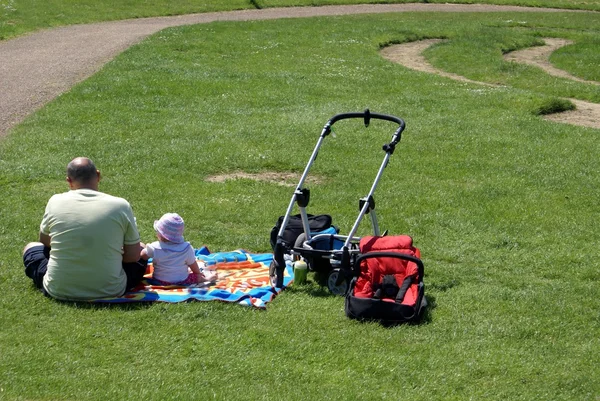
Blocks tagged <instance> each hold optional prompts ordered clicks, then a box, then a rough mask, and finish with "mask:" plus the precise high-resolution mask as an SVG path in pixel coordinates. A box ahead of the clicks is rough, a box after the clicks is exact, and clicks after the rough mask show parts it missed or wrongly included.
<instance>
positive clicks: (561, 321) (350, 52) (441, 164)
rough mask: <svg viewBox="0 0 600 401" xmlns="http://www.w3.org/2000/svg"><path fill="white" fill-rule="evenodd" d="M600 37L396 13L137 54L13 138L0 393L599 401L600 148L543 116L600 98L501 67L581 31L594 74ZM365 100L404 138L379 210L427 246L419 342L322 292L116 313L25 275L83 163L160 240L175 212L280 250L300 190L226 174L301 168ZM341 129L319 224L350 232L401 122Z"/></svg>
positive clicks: (149, 43) (322, 172)
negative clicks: (441, 73)
mask: <svg viewBox="0 0 600 401" xmlns="http://www.w3.org/2000/svg"><path fill="white" fill-rule="evenodd" d="M514 21H519V23H518V24H516V23H514ZM599 29H600V20H599V19H598V18H597V17H596V16H595V15H591V14H590V15H588V14H579V13H578V14H571V13H565V14H564V15H563V14H561V15H560V16H557V14H537V13H536V14H525V13H522V14H520V13H506V14H504V13H503V14H461V15H460V16H458V15H452V14H439V15H438V14H431V13H422V14H421V13H411V14H397V15H394V14H391V15H387V14H386V15H379V16H368V15H364V16H347V17H332V18H314V19H293V20H285V21H255V22H243V23H242V22H237V23H225V22H220V23H211V24H205V25H197V26H186V27H179V28H172V29H168V30H165V31H162V32H160V33H158V34H156V35H154V36H152V37H151V38H149V39H148V40H146V41H144V42H142V43H140V44H139V45H136V46H134V47H133V48H131V49H129V50H128V51H126V52H125V53H123V54H122V55H121V56H119V57H117V59H115V60H114V61H112V62H110V63H109V64H108V65H107V66H106V67H105V68H104V69H103V70H102V71H101V72H99V73H98V74H96V75H95V76H93V77H92V78H90V79H88V80H86V81H85V82H83V83H81V84H79V85H77V86H76V87H75V88H73V90H72V91H70V92H68V93H66V94H64V95H62V96H61V97H59V98H58V99H56V100H55V101H53V102H52V103H50V104H49V105H47V106H46V107H44V108H43V109H42V110H40V111H39V112H37V113H36V114H34V115H33V116H31V117H30V118H29V119H27V120H26V121H25V122H24V123H22V124H21V125H19V126H18V127H16V128H15V129H13V131H12V132H11V134H10V135H9V136H8V137H7V138H4V139H3V140H2V141H1V142H0V186H1V187H2V194H3V196H2V197H1V198H0V210H2V212H1V213H2V214H1V216H2V224H0V244H1V245H2V251H1V254H2V258H0V286H1V288H2V296H1V297H0V310H1V311H2V312H0V327H2V330H0V350H1V352H0V399H6V400H42V399H43V400H50V399H52V400H68V399H77V400H107V399H132V398H139V399H146V400H186V399H209V398H211V399H218V400H224V399H235V400H280V399H286V400H307V399H333V400H356V399H368V400H398V399H411V400H433V399H435V400H442V399H443V400H448V399H451V400H464V399H480V400H595V399H597V398H598V397H599V396H600V381H599V380H598V378H599V377H600V367H599V365H598V360H600V351H599V350H600V341H599V338H600V330H599V329H600V319H599V314H598V311H599V310H600V291H599V286H598V282H599V280H600V263H599V262H598V261H599V260H600V251H599V249H598V238H599V237H600V228H599V226H598V224H596V219H597V217H598V212H599V207H598V205H599V204H600V199H599V195H598V189H597V188H598V187H599V184H600V182H599V181H600V175H599V174H598V172H599V171H600V161H599V160H598V157H597V155H598V153H599V151H600V149H599V144H598V143H599V142H598V134H599V132H598V130H594V129H588V128H581V127H575V126H570V125H566V124H559V123H551V122H547V121H545V120H543V119H542V118H541V117H539V116H538V115H537V114H538V113H539V110H540V109H543V108H544V107H546V106H547V105H549V104H554V103H555V102H556V99H557V97H559V96H560V97H562V96H569V97H575V98H580V99H584V100H592V101H598V97H599V96H600V94H599V92H598V87H597V86H592V85H585V84H579V83H577V84H574V83H571V82H569V81H567V80H564V79H556V78H550V77H548V76H546V75H545V74H543V73H541V72H540V71H539V70H536V69H533V68H531V67H524V66H515V65H512V64H509V63H505V62H504V61H502V57H501V55H502V52H503V51H507V50H510V49H513V48H520V47H524V46H529V45H531V44H534V43H536V42H537V41H539V38H540V37H546V36H547V35H550V36H556V37H565V38H568V39H572V40H576V41H578V43H580V44H581V45H579V46H578V47H577V48H576V51H577V52H580V53H581V54H582V55H583V57H584V59H585V60H592V62H591V63H587V64H585V63H583V64H582V65H578V66H577V67H575V66H572V67H569V64H568V63H566V62H565V65H566V66H567V67H568V68H569V69H570V70H571V71H572V72H574V73H577V74H578V75H581V76H589V77H592V79H593V77H594V76H595V77H597V75H594V74H595V67H594V61H593V60H596V58H595V57H596V56H595V54H596V53H598V42H597V39H596V38H597V37H598V32H599ZM420 38H447V39H449V40H448V42H446V43H445V44H442V45H438V46H436V47H434V48H432V49H430V50H429V51H428V53H427V57H429V58H430V60H431V61H432V62H433V63H434V64H435V65H436V66H440V67H442V68H444V69H446V70H448V71H451V72H457V73H460V74H462V75H465V76H467V77H469V78H472V79H477V80H480V81H486V82H493V83H498V84H503V85H504V86H500V87H494V88H490V87H483V86H480V85H476V84H468V83H459V82H455V81H452V80H450V79H447V78H442V77H436V76H433V75H430V74H426V73H420V72H414V71H410V70H407V69H406V68H403V67H401V66H399V65H395V64H393V63H391V62H388V61H386V60H384V59H383V58H382V57H380V55H379V54H378V50H379V48H380V47H381V46H382V45H383V44H386V43H401V42H404V41H408V40H416V39H420ZM367 107H368V108H370V109H371V110H372V111H374V112H380V113H388V114H394V115H397V116H399V117H402V118H404V119H405V120H406V123H407V129H406V131H405V133H404V136H403V139H402V141H401V143H400V145H399V147H398V148H397V150H396V153H395V154H394V155H393V157H392V159H391V162H390V164H389V166H388V167H387V169H386V171H385V173H384V176H383V179H382V181H381V183H380V187H379V189H378V191H377V192H376V194H375V199H376V201H377V212H378V217H379V218H380V225H381V228H382V230H386V229H387V230H389V231H390V233H392V234H410V235H412V236H413V238H414V241H415V245H416V246H417V247H419V248H420V249H421V251H422V255H423V261H424V263H425V271H426V277H425V285H426V295H427V297H428V299H429V301H430V304H431V307H430V309H429V310H428V312H427V315H426V317H425V320H424V322H423V323H422V324H420V325H413V326H400V327H395V328H384V327H382V326H380V325H378V324H361V323H357V322H354V321H350V320H348V319H347V318H346V317H345V315H344V313H343V299H342V298H339V297H334V296H331V295H329V294H328V293H327V291H326V290H324V289H323V288H321V287H319V286H318V285H317V284H315V283H314V282H313V281H311V282H310V283H309V284H308V285H305V286H297V287H291V288H289V289H286V290H285V291H284V292H283V293H282V294H281V295H280V296H278V297H277V298H276V299H275V300H274V301H273V302H272V303H271V304H269V305H268V307H267V310H266V311H258V310H252V309H248V308H242V307H240V306H236V305H227V304H220V303H199V302H195V303H186V304H174V305H170V304H169V305H168V304H151V305H133V306H124V307H119V306H117V307H101V306H94V305H87V304H80V303H78V304H67V303H59V302H55V301H53V300H50V299H46V298H44V297H42V296H41V295H40V294H39V293H37V292H36V291H34V289H33V288H32V287H31V284H30V282H29V281H28V279H26V278H25V276H24V275H23V273H22V268H21V249H22V245H24V244H25V243H26V242H28V241H30V240H34V239H35V238H36V236H37V231H38V226H39V222H40V220H41V217H42V213H43V209H44V206H45V204H46V202H47V200H48V198H49V197H50V196H51V195H52V194H54V193H56V192H60V191H64V190H66V183H65V182H64V175H65V172H64V168H65V165H66V163H67V162H68V161H69V160H70V159H71V158H73V157H75V156H79V155H86V156H89V157H91V158H92V159H93V160H94V161H95V162H96V163H97V165H98V167H99V168H100V169H101V170H102V172H103V175H104V180H103V181H102V183H101V190H103V191H105V192H108V193H111V194H113V195H117V196H122V197H126V198H127V199H129V200H130V202H131V204H132V206H133V208H134V212H135V213H136V216H137V222H138V226H139V227H140V231H141V234H142V237H143V239H144V240H146V241H148V240H150V239H152V238H153V230H152V222H153V220H155V219H157V218H158V217H160V216H161V215H162V214H163V213H165V212H169V211H173V212H178V213H180V214H181V215H182V216H183V217H184V219H185V220H186V222H187V223H188V224H187V231H186V237H187V239H188V240H190V241H191V242H192V244H194V245H195V246H197V247H200V246H201V245H207V246H208V247H209V248H210V249H211V250H213V251H228V250H233V249H236V248H246V249H248V250H251V251H254V252H268V251H269V250H270V248H269V232H270V229H271V227H272V226H273V224H274V223H275V221H276V220H277V217H278V216H279V215H281V214H283V212H284V211H285V208H286V206H287V203H288V202H289V199H290V197H291V191H292V190H291V189H290V188H286V187H282V186H279V185H276V184H270V183H267V182H259V181H252V180H237V181H227V182H225V183H215V182H208V181H206V178H207V177H209V176H211V175H214V174H225V173H233V172H238V171H245V172H250V173H253V172H272V171H275V172H296V173H300V172H302V169H303V168H304V166H305V163H306V161H307V160H308V158H309V156H310V152H311V151H312V149H313V147H314V145H315V143H316V140H317V138H318V135H319V133H320V130H321V128H322V126H323V124H324V123H325V122H326V121H327V120H328V119H329V118H330V117H331V116H333V115H334V114H337V113H340V112H347V111H362V110H363V109H365V108H367ZM334 128H335V129H334V132H335V133H336V136H335V137H333V136H330V137H328V138H327V140H326V143H325V145H324V146H323V148H322V149H321V152H320V154H319V158H318V159H317V162H316V163H315V166H314V168H313V170H312V172H313V173H314V175H316V176H318V177H320V178H321V180H322V183H321V184H314V185H311V186H310V188H311V192H312V196H311V204H310V205H309V208H310V211H312V212H314V213H329V214H331V215H332V216H333V217H334V224H336V225H338V226H340V227H341V229H342V231H348V230H349V229H350V225H351V224H352V222H353V220H354V218H355V217H356V214H357V202H358V199H359V198H360V197H362V196H364V194H366V193H367V192H368V189H369V187H370V184H371V182H372V179H373V178H374V176H375V174H376V171H377V168H378V166H379V163H380V161H381V159H382V158H383V152H382V151H381V145H383V144H384V143H386V141H389V139H390V137H391V134H392V133H393V130H394V129H395V127H393V126H390V125H388V124H385V123H378V122H374V123H373V124H372V126H371V127H369V128H368V129H365V128H364V127H362V126H361V125H360V123H358V122H356V121H355V122H352V121H344V122H340V123H338V124H336V126H335V127H334ZM368 232H369V227H368V225H367V224H364V225H363V226H361V229H360V233H359V234H361V235H363V234H368Z"/></svg>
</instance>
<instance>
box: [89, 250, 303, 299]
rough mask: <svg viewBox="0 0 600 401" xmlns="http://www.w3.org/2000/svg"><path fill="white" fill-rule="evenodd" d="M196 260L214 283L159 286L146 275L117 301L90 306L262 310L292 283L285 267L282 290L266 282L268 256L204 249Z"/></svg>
mask: <svg viewBox="0 0 600 401" xmlns="http://www.w3.org/2000/svg"><path fill="white" fill-rule="evenodd" d="M195 252H196V259H198V260H199V261H202V262H204V264H205V265H207V266H208V267H210V268H212V269H215V268H216V272H217V278H216V280H215V281H213V282H211V283H208V284H202V285H190V286H181V285H160V283H159V282H157V281H155V280H154V279H152V275H151V274H147V275H146V276H145V278H144V280H143V281H142V282H141V284H140V285H139V286H138V287H136V288H134V289H133V290H132V291H129V292H127V293H125V294H124V295H123V296H121V297H118V298H103V299H97V300H94V301H93V302H101V303H126V302H171V303H173V302H184V301H191V300H196V301H222V302H233V303H237V304H240V305H245V306H254V307H256V308H261V309H264V308H265V307H266V305H267V303H268V302H270V301H272V300H273V298H274V297H275V296H276V295H277V294H279V293H280V292H281V291H282V290H283V289H284V288H285V287H287V286H288V285H290V283H291V282H292V281H293V270H292V267H291V265H289V264H288V266H286V269H285V272H284V279H283V288H278V287H274V286H272V285H271V284H270V281H269V265H270V263H271V261H272V260H273V254H272V253H249V252H247V251H244V250H236V251H231V252H216V253H211V252H210V251H209V250H208V249H207V248H206V247H203V248H200V249H196V250H195Z"/></svg>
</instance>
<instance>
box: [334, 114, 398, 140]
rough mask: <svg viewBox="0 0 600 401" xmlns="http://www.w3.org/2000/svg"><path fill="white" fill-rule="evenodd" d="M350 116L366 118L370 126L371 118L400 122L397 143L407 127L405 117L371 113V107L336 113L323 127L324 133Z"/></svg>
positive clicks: (365, 120)
mask: <svg viewBox="0 0 600 401" xmlns="http://www.w3.org/2000/svg"><path fill="white" fill-rule="evenodd" d="M349 118H362V119H364V122H365V126H368V125H369V122H370V121H371V120H385V121H390V122H393V123H396V124H398V125H399V127H398V129H397V130H396V132H395V133H394V139H393V142H394V143H397V142H398V141H399V140H400V134H401V133H402V131H404V128H406V123H405V122H404V120H403V119H401V118H399V117H396V116H392V115H389V114H379V113H371V112H370V111H369V109H367V110H365V111H363V112H353V113H341V114H336V115H335V116H333V117H331V118H330V119H329V121H327V123H326V124H325V126H324V127H323V133H324V134H325V135H326V134H329V132H330V131H331V126H332V125H333V124H335V123H336V122H338V121H341V120H346V119H349Z"/></svg>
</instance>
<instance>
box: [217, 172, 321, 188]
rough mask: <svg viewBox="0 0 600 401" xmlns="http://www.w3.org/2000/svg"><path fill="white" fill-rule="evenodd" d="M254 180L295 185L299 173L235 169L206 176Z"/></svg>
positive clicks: (312, 179)
mask: <svg viewBox="0 0 600 401" xmlns="http://www.w3.org/2000/svg"><path fill="white" fill-rule="evenodd" d="M239 179H246V180H254V181H265V182H269V183H272V184H277V185H283V186H286V187H295V186H296V185H297V184H298V182H299V181H300V174H296V173H277V172H272V171H267V172H262V173H254V174H251V173H246V172H243V171H236V172H234V173H230V174H219V175H212V176H210V177H208V178H206V181H208V182H225V181H227V180H239ZM322 181H323V180H322V179H321V178H318V177H307V178H306V181H305V182H308V183H320V182H322Z"/></svg>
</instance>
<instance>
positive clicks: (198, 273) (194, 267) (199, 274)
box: [188, 260, 204, 280]
mask: <svg viewBox="0 0 600 401" xmlns="http://www.w3.org/2000/svg"><path fill="white" fill-rule="evenodd" d="M188 267H189V268H190V269H192V272H193V273H194V274H196V276H197V277H198V279H202V280H204V274H202V272H201V271H200V266H198V261H197V260H194V263H192V264H191V265H189V266H188Z"/></svg>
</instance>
